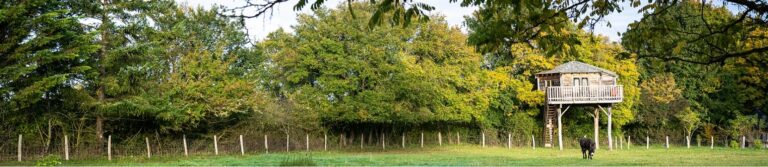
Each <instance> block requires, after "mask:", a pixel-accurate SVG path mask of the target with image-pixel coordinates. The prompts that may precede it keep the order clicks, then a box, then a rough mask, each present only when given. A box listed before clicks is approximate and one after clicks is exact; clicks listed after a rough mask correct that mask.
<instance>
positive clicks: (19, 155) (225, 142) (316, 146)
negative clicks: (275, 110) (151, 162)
mask: <svg viewBox="0 0 768 167" xmlns="http://www.w3.org/2000/svg"><path fill="white" fill-rule="evenodd" d="M600 137H601V138H600V139H599V140H598V142H599V144H598V145H599V148H600V149H608V148H609V147H608V140H607V137H606V136H600ZM12 138H15V139H16V140H5V141H0V162H3V161H34V160H38V159H41V158H43V157H45V156H49V155H53V156H58V157H60V158H61V159H62V160H109V159H119V158H126V157H129V158H148V159H151V158H157V157H169V156H172V157H179V156H209V155H210V156H213V155H239V154H248V155H252V154H269V153H277V152H299V151H334V150H336V151H350V150H366V151H376V150H389V149H409V148H421V147H439V146H447V145H457V144H462V145H477V146H481V147H509V148H518V149H519V148H524V149H557V148H558V145H557V141H553V144H552V145H551V147H549V148H547V147H544V144H543V143H545V142H544V141H539V140H540V139H541V138H542V137H541V136H540V135H531V136H528V135H521V134H505V133H461V132H410V133H400V134H387V133H371V132H369V133H357V134H355V133H338V134H317V133H306V134H299V133H290V134H286V133H243V134H242V135H241V134H233V135H222V136H217V135H215V136H195V137H188V136H185V135H180V136H179V137H163V136H159V135H157V136H153V137H148V136H147V137H145V136H142V137H126V138H117V137H113V136H106V137H104V138H102V139H101V141H90V142H86V141H77V140H73V139H72V136H64V135H62V136H55V137H51V138H41V137H34V136H13V137H12ZM766 138H768V135H760V136H759V137H756V138H747V137H746V136H744V137H742V138H741V139H729V138H727V137H714V136H712V137H710V138H709V139H704V138H701V137H699V138H691V142H690V143H691V144H690V146H691V147H718V148H722V147H731V141H738V145H739V146H737V147H741V148H749V147H760V148H768V145H765V143H768V142H766ZM6 139H11V138H10V137H8V138H6ZM578 140H579V138H577V137H568V138H563V145H564V147H565V148H578V147H579V143H578ZM118 141H119V142H118ZM756 141H762V143H763V144H762V145H761V146H755V145H756V144H757V142H756ZM613 144H614V145H613V150H621V149H645V148H647V147H648V146H647V145H655V146H659V145H661V147H662V148H666V147H667V146H669V147H688V142H687V140H686V138H685V137H683V138H680V137H673V138H668V137H666V136H665V137H645V136H642V137H636V136H621V137H618V136H617V137H614V139H613ZM651 149H658V147H656V148H653V147H651Z"/></svg>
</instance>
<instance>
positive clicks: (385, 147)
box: [381, 133, 387, 150]
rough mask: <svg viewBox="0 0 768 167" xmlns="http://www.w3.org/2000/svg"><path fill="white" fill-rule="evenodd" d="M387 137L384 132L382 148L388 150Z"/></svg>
mask: <svg viewBox="0 0 768 167" xmlns="http://www.w3.org/2000/svg"><path fill="white" fill-rule="evenodd" d="M386 142H387V137H384V133H381V149H382V150H386V149H387V144H386Z"/></svg>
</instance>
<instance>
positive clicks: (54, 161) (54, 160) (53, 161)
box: [35, 155, 61, 166]
mask: <svg viewBox="0 0 768 167" xmlns="http://www.w3.org/2000/svg"><path fill="white" fill-rule="evenodd" d="M56 165H61V157H59V156H58V155H48V156H45V157H43V159H40V160H38V161H36V162H35V166H56Z"/></svg>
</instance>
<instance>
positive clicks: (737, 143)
mask: <svg viewBox="0 0 768 167" xmlns="http://www.w3.org/2000/svg"><path fill="white" fill-rule="evenodd" d="M728 145H729V146H731V148H739V146H740V145H739V142H737V141H736V140H731V142H730V144H728Z"/></svg>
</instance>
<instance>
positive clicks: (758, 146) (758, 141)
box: [752, 139, 765, 149]
mask: <svg viewBox="0 0 768 167" xmlns="http://www.w3.org/2000/svg"><path fill="white" fill-rule="evenodd" d="M752 147H753V148H755V149H763V147H765V145H763V141H762V140H761V139H755V140H754V142H753V143H752Z"/></svg>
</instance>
